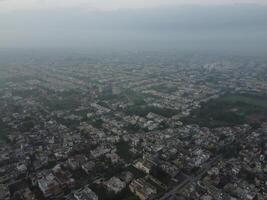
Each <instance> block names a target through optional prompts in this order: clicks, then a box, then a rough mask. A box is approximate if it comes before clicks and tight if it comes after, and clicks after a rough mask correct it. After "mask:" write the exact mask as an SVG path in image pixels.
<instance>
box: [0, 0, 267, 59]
mask: <svg viewBox="0 0 267 200" xmlns="http://www.w3.org/2000/svg"><path fill="white" fill-rule="evenodd" d="M188 4H190V5H188ZM185 5H187V6H185ZM266 19H267V0H0V48H65V49H67V48H76V49H82V48H85V49H86V48H88V49H96V48H98V49H105V50H107V49H109V48H110V49H117V50H125V49H126V50H132V49H133V50H135V49H138V50H146V49H148V50H151V49H152V50H163V49H164V50H165V49H176V48H178V49H180V50H183V49H189V50H199V51H212V52H214V51H225V52H232V51H233V52H247V53H248V54H250V53H251V54H259V53H260V54H262V55H266V54H267V20H266Z"/></svg>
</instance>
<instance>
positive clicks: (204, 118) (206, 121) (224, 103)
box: [182, 94, 267, 127]
mask: <svg viewBox="0 0 267 200" xmlns="http://www.w3.org/2000/svg"><path fill="white" fill-rule="evenodd" d="M266 120H267V99H266V97H261V96H256V95H250V94H226V95H224V96H222V97H220V98H218V99H215V100H211V101H209V102H207V103H205V104H203V105H202V107H201V108H200V109H198V110H195V111H193V112H192V113H191V115H190V116H189V117H186V118H183V119H182V121H183V122H184V123H186V124H199V125H200V126H207V127H221V126H235V125H240V124H245V123H248V124H251V125H252V126H254V125H257V124H260V123H261V122H263V121H266Z"/></svg>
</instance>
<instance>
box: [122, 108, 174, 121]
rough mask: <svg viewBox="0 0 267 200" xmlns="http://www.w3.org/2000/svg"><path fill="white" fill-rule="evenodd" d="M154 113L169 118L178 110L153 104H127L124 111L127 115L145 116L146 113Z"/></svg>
mask: <svg viewBox="0 0 267 200" xmlns="http://www.w3.org/2000/svg"><path fill="white" fill-rule="evenodd" d="M150 112H152V113H155V114H158V115H161V116H163V117H166V118H170V117H172V116H174V115H176V114H178V113H179V111H178V110H173V109H169V108H159V107H155V106H129V107H128V108H127V110H126V113H127V114H129V115H139V116H142V117H145V116H146V115H147V114H148V113H150Z"/></svg>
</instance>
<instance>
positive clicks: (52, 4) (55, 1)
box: [0, 0, 267, 12]
mask: <svg viewBox="0 0 267 200" xmlns="http://www.w3.org/2000/svg"><path fill="white" fill-rule="evenodd" d="M244 3H253V4H266V3H267V0H0V11H1V12H6V11H14V10H33V9H49V8H66V7H71V8H74V7H82V8H84V9H89V10H114V9H122V8H128V9H132V8H148V7H157V6H162V5H164V6H170V5H183V4H195V5H211V4H213V5H214V4H219V5H225V4H244Z"/></svg>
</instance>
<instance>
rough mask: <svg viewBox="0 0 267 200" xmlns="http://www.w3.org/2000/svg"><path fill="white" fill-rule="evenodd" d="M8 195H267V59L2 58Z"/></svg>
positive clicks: (2, 173) (240, 199) (1, 122)
mask: <svg viewBox="0 0 267 200" xmlns="http://www.w3.org/2000/svg"><path fill="white" fill-rule="evenodd" d="M70 54H71V53H70ZM0 199H1V200H35V199H36V200H44V199H50V200H53V199H59V200H61V199H65V200H153V199H155V200H266V199H267V61H266V60H263V59H260V58H254V57H251V58H250V57H245V58H244V57H238V56H236V57H234V56H208V55H207V56H204V55H202V56H200V55H191V54H190V55H183V56H182V55H180V56H179V54H178V53H177V54H174V53H173V54H171V53H166V54H164V53H157V52H153V53H148V52H139V53H124V54H107V55H102V56H100V55H95V56H86V55H83V54H81V55H69V54H68V55H65V56H64V54H63V53H62V54H60V55H58V56H50V55H46V56H45V55H42V56H39V55H38V54H37V53H34V52H33V53H32V54H25V55H18V56H14V55H11V56H8V55H7V56H2V58H1V64H0Z"/></svg>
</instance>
